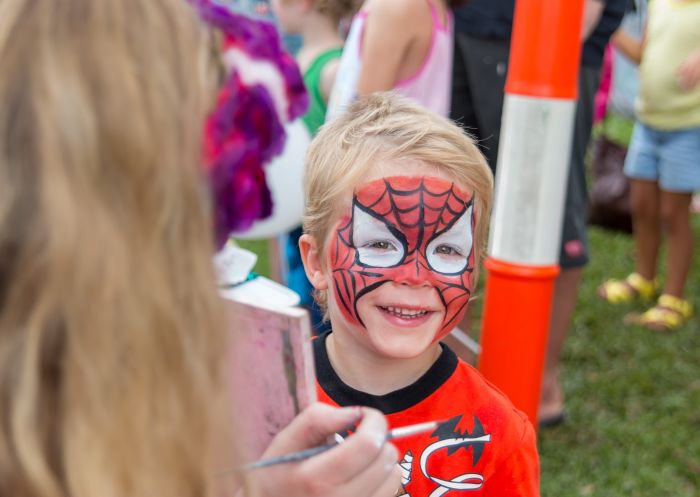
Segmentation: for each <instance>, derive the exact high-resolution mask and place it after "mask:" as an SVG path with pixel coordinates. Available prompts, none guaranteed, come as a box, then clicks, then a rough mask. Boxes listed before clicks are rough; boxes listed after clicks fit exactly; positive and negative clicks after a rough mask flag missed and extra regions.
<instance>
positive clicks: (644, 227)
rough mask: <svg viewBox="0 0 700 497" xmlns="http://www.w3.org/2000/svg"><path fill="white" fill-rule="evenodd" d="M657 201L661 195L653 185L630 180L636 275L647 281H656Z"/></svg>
mask: <svg viewBox="0 0 700 497" xmlns="http://www.w3.org/2000/svg"><path fill="white" fill-rule="evenodd" d="M660 198H661V192H660V190H659V186H658V184H657V183H656V182H654V181H642V180H636V179H633V180H630V200H631V204H632V224H633V229H634V247H635V250H636V254H635V271H636V272H637V273H639V274H641V275H642V276H644V277H645V278H646V279H648V280H651V279H654V278H655V277H656V261H657V258H658V256H659V246H660V245H661V221H660V217H659V211H660Z"/></svg>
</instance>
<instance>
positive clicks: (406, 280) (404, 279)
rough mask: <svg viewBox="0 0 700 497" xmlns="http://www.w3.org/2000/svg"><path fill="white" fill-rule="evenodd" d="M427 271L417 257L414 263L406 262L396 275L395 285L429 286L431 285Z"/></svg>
mask: <svg viewBox="0 0 700 497" xmlns="http://www.w3.org/2000/svg"><path fill="white" fill-rule="evenodd" d="M426 273H427V271H426V270H425V268H424V267H423V266H422V265H421V263H420V260H419V259H418V258H417V257H416V258H415V259H414V260H413V261H410V262H406V264H404V265H403V266H402V267H401V269H399V271H398V272H397V273H396V279H395V283H396V284H399V285H410V286H427V285H429V284H430V283H429V282H428V278H427V274H426Z"/></svg>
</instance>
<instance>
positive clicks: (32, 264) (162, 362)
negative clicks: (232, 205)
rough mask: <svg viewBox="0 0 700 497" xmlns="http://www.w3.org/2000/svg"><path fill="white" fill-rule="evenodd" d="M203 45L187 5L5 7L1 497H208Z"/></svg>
mask: <svg viewBox="0 0 700 497" xmlns="http://www.w3.org/2000/svg"><path fill="white" fill-rule="evenodd" d="M210 41H211V35H210V34H209V32H208V31H207V30H206V29H205V28H204V27H203V26H202V25H201V23H200V22H199V20H198V19H197V15H196V13H195V12H194V10H193V9H192V8H191V7H190V5H188V3H187V2H186V1H185V0H147V1H143V0H68V1H57V0H32V1H29V2H28V1H26V0H2V1H0V75H2V76H1V77H0V399H1V400H0V495H5V496H9V495H13V496H17V497H20V496H21V497H67V496H71V497H86V496H100V497H117V496H129V495H130V496H178V497H184V496H191V497H202V496H206V495H211V494H212V493H213V488H212V483H213V474H212V469H213V468H214V467H215V466H214V464H215V461H214V456H215V448H214V447H213V446H212V445H213V442H214V437H215V433H214V432H215V431H216V432H217V434H216V436H217V437H218V436H219V432H218V430H217V429H216V428H215V425H214V420H213V412H216V411H217V410H218V409H217V408H212V409H209V408H202V406H209V403H210V402H211V401H212V399H217V398H221V397H222V395H221V390H220V386H221V382H220V380H219V375H220V366H221V364H222V359H223V358H222V350H223V345H224V336H223V335H222V318H223V314H222V312H223V311H222V309H221V308H220V305H221V304H220V303H219V298H218V296H217V292H216V288H215V278H214V274H213V267H212V262H211V256H212V253H213V243H212V221H211V216H210V212H209V211H210V209H209V206H208V204H209V201H208V196H207V194H206V187H205V182H204V178H203V177H202V170H201V168H200V167H199V163H200V157H201V134H202V122H203V118H204V114H205V112H206V109H207V107H208V106H209V105H211V103H212V96H213V93H212V91H213V89H214V84H213V81H211V83H210V79H211V77H212V76H211V75H212V72H211V71H213V69H215V67H214V66H215V64H214V63H213V60H212V57H211V55H212V45H211V43H210Z"/></svg>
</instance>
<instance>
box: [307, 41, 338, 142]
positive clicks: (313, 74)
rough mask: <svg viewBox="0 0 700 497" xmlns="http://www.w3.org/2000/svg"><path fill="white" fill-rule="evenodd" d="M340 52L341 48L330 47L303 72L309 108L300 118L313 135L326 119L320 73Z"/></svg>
mask: <svg viewBox="0 0 700 497" xmlns="http://www.w3.org/2000/svg"><path fill="white" fill-rule="evenodd" d="M342 52H343V49H342V48H332V49H330V50H327V51H326V52H323V53H321V54H320V55H319V56H318V57H316V59H315V60H314V61H313V62H312V63H311V65H310V66H309V69H308V70H307V71H306V72H305V73H304V84H305V85H306V90H307V91H308V92H309V110H308V111H307V112H306V114H305V115H304V117H302V120H303V121H304V124H306V128H307V129H308V130H309V133H310V134H311V136H313V135H315V134H316V131H317V130H318V128H320V127H321V125H322V124H323V123H324V122H325V121H326V102H324V101H323V97H322V96H321V73H322V72H323V68H324V67H326V64H328V63H329V62H330V61H332V60H334V59H338V58H340V55H341V54H342Z"/></svg>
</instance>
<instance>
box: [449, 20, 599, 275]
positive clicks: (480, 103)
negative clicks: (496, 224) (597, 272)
mask: <svg viewBox="0 0 700 497" xmlns="http://www.w3.org/2000/svg"><path fill="white" fill-rule="evenodd" d="M509 45H510V40H486V39H480V38H475V37H471V36H467V35H464V34H461V33H456V34H455V47H454V66H453V80H452V108H451V111H450V116H451V117H452V119H453V120H455V121H456V122H457V123H458V124H460V125H462V126H463V127H464V128H465V129H466V130H467V131H468V132H469V133H470V134H472V135H473V136H475V138H476V139H477V141H478V142H479V145H480V147H481V149H482V151H483V152H484V155H485V156H486V158H487V160H488V162H489V165H490V166H491V169H492V170H493V171H494V172H495V171H496V160H497V157H498V145H499V136H500V133H501V115H502V113H503V98H504V86H505V81H506V67H507V64H508V51H509ZM599 80H600V68H598V67H588V66H581V67H580V72H579V94H578V103H577V106H576V118H575V123H574V135H573V140H572V146H571V159H570V161H569V177H568V181H567V187H566V188H567V192H566V200H565V204H564V221H563V226H562V242H561V248H560V252H559V265H560V266H561V267H562V268H563V269H572V268H578V267H582V266H585V265H586V264H587V263H588V236H587V233H586V218H587V209H588V190H587V188H586V171H585V159H586V149H587V148H588V143H589V141H590V137H591V128H592V126H593V102H594V96H595V92H596V90H597V89H598V83H599Z"/></svg>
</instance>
